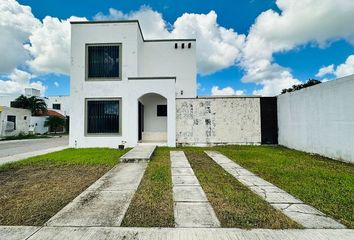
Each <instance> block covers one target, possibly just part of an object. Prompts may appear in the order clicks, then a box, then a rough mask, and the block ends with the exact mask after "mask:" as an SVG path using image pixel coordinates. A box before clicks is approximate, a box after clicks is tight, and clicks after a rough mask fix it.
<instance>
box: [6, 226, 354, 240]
mask: <svg viewBox="0 0 354 240" xmlns="http://www.w3.org/2000/svg"><path fill="white" fill-rule="evenodd" d="M0 236H1V237H2V239H6V240H25V239H26V240H27V239H28V240H47V239H51V240H64V239H70V240H89V239H90V240H91V239H92V240H104V239H115V240H120V239H121V240H123V239H124V240H133V239H134V240H157V239H164V240H189V239H191V240H199V239H200V240H235V239H237V240H270V239H271V240H304V239H306V240H333V239H338V240H339V239H340V240H352V239H354V230H349V229H305V230H299V229H293V230H270V229H252V230H244V229H235V228H233V229H232V228H120V227H43V228H36V227H0Z"/></svg>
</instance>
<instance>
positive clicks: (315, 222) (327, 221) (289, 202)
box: [205, 151, 345, 229]
mask: <svg viewBox="0 0 354 240" xmlns="http://www.w3.org/2000/svg"><path fill="white" fill-rule="evenodd" d="M205 153H206V154H207V155H208V156H209V157H210V158H212V159H213V160H214V161H215V162H216V163H218V164H219V165H220V166H221V167H222V168H223V169H224V170H225V171H226V172H228V173H230V174H231V175H232V176H234V177H235V178H236V179H237V180H238V181H239V182H241V183H242V184H244V185H245V186H247V187H248V188H249V189H251V190H252V191H253V192H254V193H256V194H257V195H259V196H260V197H261V198H263V199H264V200H265V201H266V202H268V203H269V204H270V205H271V206H273V207H274V208H276V209H278V210H280V211H282V212H283V214H285V215H286V216H288V217H289V218H291V219H292V220H294V221H295V222H297V223H299V224H301V225H302V226H304V227H305V228H317V229H320V228H339V229H340V228H345V226H344V225H342V224H340V223H339V222H337V221H335V220H333V219H332V218H330V217H328V216H326V215H325V214H324V213H322V212H321V211H319V210H317V209H316V208H314V207H312V206H310V205H307V204H305V203H303V202H302V201H301V200H299V199H297V198H295V197H294V196H292V195H290V194H289V193H287V192H285V191H284V190H282V189H280V188H278V187H276V186H275V185H273V184H271V183H269V182H267V181H265V180H263V179H262V178H260V177H258V176H256V175H255V174H253V173H252V172H250V171H248V170H246V169H244V168H243V167H241V166H240V165H238V164H236V163H235V162H234V161H232V160H231V159H229V158H227V157H225V156H224V155H222V154H221V153H219V152H215V151H205Z"/></svg>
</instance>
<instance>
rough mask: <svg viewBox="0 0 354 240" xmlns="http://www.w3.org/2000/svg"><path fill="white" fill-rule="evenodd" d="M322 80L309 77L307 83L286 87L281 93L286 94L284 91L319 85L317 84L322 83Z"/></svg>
mask: <svg viewBox="0 0 354 240" xmlns="http://www.w3.org/2000/svg"><path fill="white" fill-rule="evenodd" d="M320 83H321V81H319V80H316V79H309V80H308V81H307V82H306V83H304V84H297V85H293V87H291V88H284V89H283V90H282V91H281V94H284V93H287V92H294V91H298V90H300V89H303V88H307V87H311V86H314V85H317V84H320Z"/></svg>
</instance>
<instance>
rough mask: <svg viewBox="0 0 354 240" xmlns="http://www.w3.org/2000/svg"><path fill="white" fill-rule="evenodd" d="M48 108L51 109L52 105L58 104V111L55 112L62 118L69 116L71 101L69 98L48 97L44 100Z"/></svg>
mask: <svg viewBox="0 0 354 240" xmlns="http://www.w3.org/2000/svg"><path fill="white" fill-rule="evenodd" d="M45 101H46V103H47V106H48V108H50V109H52V108H53V104H56V103H59V104H60V110H55V109H54V110H55V111H58V112H59V113H61V114H62V115H64V116H69V115H70V107H71V101H70V96H48V97H46V98H45Z"/></svg>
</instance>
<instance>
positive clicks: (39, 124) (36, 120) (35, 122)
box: [30, 116, 48, 134]
mask: <svg viewBox="0 0 354 240" xmlns="http://www.w3.org/2000/svg"><path fill="white" fill-rule="evenodd" d="M46 119H47V116H32V117H31V123H30V126H31V129H33V130H34V132H35V133H38V134H44V133H47V132H48V127H45V126H44V122H45V120H46Z"/></svg>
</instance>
